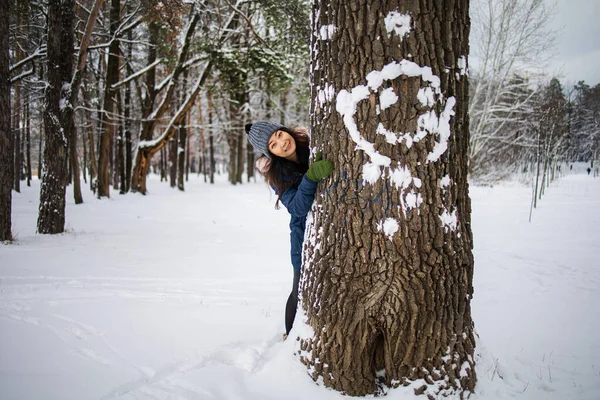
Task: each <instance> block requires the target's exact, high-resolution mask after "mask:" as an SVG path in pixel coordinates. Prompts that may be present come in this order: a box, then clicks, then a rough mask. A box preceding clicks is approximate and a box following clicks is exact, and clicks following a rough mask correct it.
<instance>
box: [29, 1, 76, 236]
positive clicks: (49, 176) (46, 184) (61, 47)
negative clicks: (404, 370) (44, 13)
mask: <svg viewBox="0 0 600 400" xmlns="http://www.w3.org/2000/svg"><path fill="white" fill-rule="evenodd" d="M74 19H75V12H74V2H73V0H62V1H56V2H49V4H48V43H47V59H48V68H47V71H48V73H47V75H48V76H47V81H48V84H47V87H46V91H45V100H44V104H45V107H44V131H45V133H44V135H45V137H46V140H45V143H46V145H45V146H44V167H45V171H44V177H43V179H42V185H41V190H40V209H39V216H38V224H37V230H38V232H39V233H42V234H55V233H61V232H64V229H65V184H66V181H67V171H68V167H67V157H68V151H69V149H68V147H67V136H68V134H69V133H70V132H72V130H71V128H72V126H70V125H72V121H73V120H72V118H69V117H70V116H72V114H70V112H72V107H68V106H65V104H67V103H68V102H69V101H70V100H69V94H70V87H69V86H70V83H71V78H72V74H73V52H74V40H73V33H74V32H73V30H74ZM61 103H62V105H63V107H62V108H61ZM69 110H70V111H69Z"/></svg>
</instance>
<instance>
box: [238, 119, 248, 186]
mask: <svg viewBox="0 0 600 400" xmlns="http://www.w3.org/2000/svg"><path fill="white" fill-rule="evenodd" d="M243 126H244V125H242V127H243ZM241 129H244V128H241ZM243 135H245V134H244V133H243V132H239V133H237V137H238V139H237V146H238V149H237V162H236V164H235V166H236V179H235V180H236V182H237V183H243V180H242V175H243V173H244V142H246V141H247V139H246V138H245V137H244V136H243Z"/></svg>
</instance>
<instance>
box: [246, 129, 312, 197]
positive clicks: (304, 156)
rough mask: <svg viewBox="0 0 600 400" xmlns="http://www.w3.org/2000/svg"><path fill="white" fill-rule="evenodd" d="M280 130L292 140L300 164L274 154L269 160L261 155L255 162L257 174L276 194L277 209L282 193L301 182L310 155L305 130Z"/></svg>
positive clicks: (308, 140) (308, 141)
mask: <svg viewBox="0 0 600 400" xmlns="http://www.w3.org/2000/svg"><path fill="white" fill-rule="evenodd" d="M280 130H282V131H284V132H287V133H289V134H290V136H291V137H293V138H294V141H295V142H296V154H297V155H298V161H299V162H300V163H295V162H293V161H290V160H287V159H285V158H283V157H278V156H276V155H274V154H271V158H270V159H269V157H267V156H266V155H264V154H263V155H262V156H260V157H259V158H258V159H257V160H256V164H255V166H256V169H257V170H258V172H260V173H261V174H262V175H263V176H264V177H265V179H266V181H267V183H268V184H269V186H271V187H272V188H273V189H275V192H276V193H277V202H276V203H275V208H279V200H281V196H282V195H283V193H284V192H285V191H286V190H287V189H289V188H290V187H292V186H294V185H295V184H297V183H298V182H300V181H301V180H302V177H303V176H304V174H305V173H306V171H307V170H308V156H309V154H310V148H309V145H310V138H309V137H308V131H307V129H306V128H304V127H301V126H299V127H296V128H294V129H289V128H281V129H280Z"/></svg>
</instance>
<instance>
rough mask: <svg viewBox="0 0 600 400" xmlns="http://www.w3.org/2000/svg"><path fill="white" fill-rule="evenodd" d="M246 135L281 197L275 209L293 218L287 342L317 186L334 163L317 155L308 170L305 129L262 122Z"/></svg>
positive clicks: (260, 166) (258, 166) (250, 127)
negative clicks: (292, 273)
mask: <svg viewBox="0 0 600 400" xmlns="http://www.w3.org/2000/svg"><path fill="white" fill-rule="evenodd" d="M246 133H247V134H248V140H250V143H252V146H253V147H254V149H255V150H257V151H260V152H261V153H262V154H263V155H262V156H261V157H260V158H259V159H258V160H256V169H257V170H258V171H259V172H260V173H261V174H262V175H263V176H264V177H265V179H266V180H267V183H268V184H269V185H270V186H271V187H272V188H273V190H274V191H275V194H276V195H277V196H278V197H277V202H276V203H275V208H279V202H280V201H281V202H282V203H283V205H284V206H285V208H287V210H288V211H289V213H290V215H291V220H290V230H291V232H290V240H291V245H292V249H291V256H292V266H293V267H294V283H293V285H292V293H290V297H289V298H288V300H287V304H286V307H285V335H284V339H285V338H286V337H287V335H288V334H289V333H290V330H291V329H292V325H293V324H294V318H295V317H296V308H297V306H298V286H299V282H300V269H301V267H302V242H303V241H304V230H305V228H306V215H307V214H308V211H309V210H310V208H311V206H312V203H313V201H314V199H315V191H316V189H317V183H318V182H319V181H320V180H322V179H324V178H326V177H328V176H329V175H330V174H331V172H332V171H333V163H332V162H331V161H328V160H320V155H319V154H317V160H316V161H315V162H313V163H312V164H311V165H310V167H309V166H308V156H309V154H310V149H309V143H310V139H309V137H308V134H307V131H306V129H305V128H295V129H288V128H286V127H284V126H283V125H279V124H276V123H273V122H268V121H260V122H256V123H254V124H248V125H246Z"/></svg>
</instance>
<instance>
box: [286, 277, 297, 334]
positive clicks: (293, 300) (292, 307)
mask: <svg viewBox="0 0 600 400" xmlns="http://www.w3.org/2000/svg"><path fill="white" fill-rule="evenodd" d="M299 284H300V271H298V270H297V269H296V268H294V285H293V286H292V293H290V297H288V300H287V304H286V305H285V333H286V334H289V333H290V331H291V330H292V326H293V325H294V318H296V308H297V307H298V286H299Z"/></svg>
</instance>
